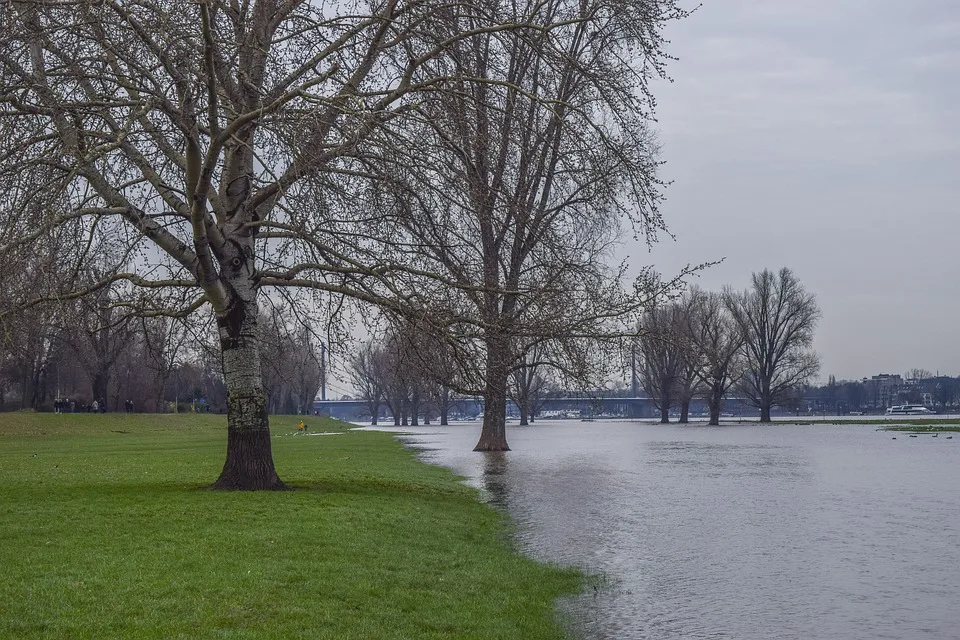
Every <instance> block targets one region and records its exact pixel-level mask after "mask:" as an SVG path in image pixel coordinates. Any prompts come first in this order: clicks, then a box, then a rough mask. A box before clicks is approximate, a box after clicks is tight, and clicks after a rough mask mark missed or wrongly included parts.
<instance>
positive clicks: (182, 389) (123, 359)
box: [0, 287, 323, 413]
mask: <svg viewBox="0 0 960 640" xmlns="http://www.w3.org/2000/svg"><path fill="white" fill-rule="evenodd" d="M115 289H116V288H115V287H105V288H102V289H100V290H99V291H97V292H96V293H95V294H94V295H91V296H87V297H84V298H78V299H74V300H68V301H64V302H62V303H59V304H48V305H44V306H42V307H41V306H37V307H33V308H30V309H27V310H25V311H24V312H22V313H19V314H16V315H9V316H5V317H4V318H2V319H0V341H2V342H0V347H2V348H0V409H2V410H7V411H9V410H23V409H33V410H38V411H50V410H53V409H55V408H57V409H62V410H64V411H89V410H91V409H92V407H93V404H94V402H96V403H97V409H98V410H100V411H127V410H130V409H132V410H134V411H136V412H160V413H163V412H176V411H181V412H182V411H191V410H193V411H212V412H218V413H219V412H223V411H225V410H226V399H227V392H226V387H225V385H224V380H223V374H222V369H221V366H220V361H219V354H218V353H217V351H216V349H214V348H212V345H213V344H215V340H216V337H215V335H214V334H213V331H212V328H211V327H210V326H209V325H208V324H207V325H204V324H202V323H198V322H196V321H193V320H187V319H177V318H171V317H167V316H163V315H160V316H155V317H142V316H136V315H131V314H129V313H125V312H124V309H123V307H122V305H121V304H119V300H120V299H121V296H120V294H119V292H118V291H116V290H115ZM261 316H262V317H261V319H260V322H259V324H258V330H259V332H260V340H261V345H262V346H261V350H262V352H263V353H264V356H265V357H264V359H263V379H264V386H265V389H266V393H267V406H268V409H269V411H270V412H271V413H297V412H306V411H309V410H310V409H311V408H312V403H313V399H314V398H315V396H316V394H317V391H318V389H319V388H320V382H321V377H322V375H323V372H322V369H321V357H320V350H319V345H318V341H317V340H316V338H315V337H314V336H313V332H312V330H311V328H310V327H309V326H308V325H304V324H302V323H298V322H297V321H296V320H295V319H294V317H293V316H292V315H291V314H290V313H285V312H283V311H281V309H280V308H271V309H270V310H269V311H263V312H261ZM58 400H61V401H62V402H59V403H58Z"/></svg>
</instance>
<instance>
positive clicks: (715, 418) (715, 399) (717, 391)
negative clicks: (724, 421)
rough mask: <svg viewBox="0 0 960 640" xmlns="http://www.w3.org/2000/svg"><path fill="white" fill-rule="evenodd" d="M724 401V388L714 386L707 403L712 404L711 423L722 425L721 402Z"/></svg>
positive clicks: (715, 425)
mask: <svg viewBox="0 0 960 640" xmlns="http://www.w3.org/2000/svg"><path fill="white" fill-rule="evenodd" d="M722 402H723V391H722V388H717V387H713V388H712V389H710V395H709V396H708V397H707V404H709V405H710V425H711V426H714V427H718V426H720V403H722Z"/></svg>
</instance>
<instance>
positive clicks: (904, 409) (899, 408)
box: [887, 404, 933, 416]
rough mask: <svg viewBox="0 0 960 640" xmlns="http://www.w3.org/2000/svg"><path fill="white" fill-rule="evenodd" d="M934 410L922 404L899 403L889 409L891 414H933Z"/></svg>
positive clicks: (888, 412)
mask: <svg viewBox="0 0 960 640" xmlns="http://www.w3.org/2000/svg"><path fill="white" fill-rule="evenodd" d="M931 413H933V411H931V410H930V409H928V408H927V407H925V406H923V405H922V404H897V405H894V406H892V407H889V408H888V409H887V415H891V416H920V415H927V414H931Z"/></svg>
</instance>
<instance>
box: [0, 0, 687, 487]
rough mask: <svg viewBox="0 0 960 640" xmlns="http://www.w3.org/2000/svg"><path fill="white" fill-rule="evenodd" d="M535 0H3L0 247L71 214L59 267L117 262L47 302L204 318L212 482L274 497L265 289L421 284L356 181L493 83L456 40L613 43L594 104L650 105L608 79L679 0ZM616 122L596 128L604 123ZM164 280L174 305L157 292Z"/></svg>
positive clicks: (560, 51) (367, 295)
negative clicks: (382, 238)
mask: <svg viewBox="0 0 960 640" xmlns="http://www.w3.org/2000/svg"><path fill="white" fill-rule="evenodd" d="M568 5H569V6H568ZM544 6H545V5H540V4H538V5H536V6H535V7H533V8H532V9H531V10H528V11H527V12H526V13H523V12H519V13H518V12H516V11H513V10H512V9H511V8H510V7H504V6H501V5H499V4H496V3H488V2H484V1H482V0H477V1H476V2H466V3H462V4H457V5H438V4H437V3H435V2H424V3H417V2H414V3H402V2H398V1H397V0H385V1H384V2H377V3H373V4H370V5H369V6H367V5H363V4H357V5H355V4H353V3H343V4H333V5H328V4H323V3H313V2H308V1H306V0H256V1H251V2H243V3H239V2H228V1H227V0H208V1H206V2H198V3H182V2H174V1H172V0H157V1H156V2H150V3H144V2H137V3H129V2H117V1H106V2H57V3H51V2H40V1H35V2H31V1H26V0H25V1H23V2H9V3H4V4H3V5H2V7H0V12H2V18H0V20H2V23H3V25H4V26H3V31H2V33H0V84H2V85H3V87H4V91H3V93H2V95H0V105H2V106H0V141H2V142H0V202H2V204H3V206H2V208H0V210H2V213H0V216H2V219H0V222H2V225H0V226H2V227H3V228H4V229H5V230H7V233H6V234H5V236H4V238H5V243H4V244H3V245H2V246H0V254H6V253H8V252H9V251H10V250H12V249H15V248H23V247H30V246H32V245H33V244H34V243H35V241H37V240H38V239H39V238H40V237H42V236H43V235H44V234H46V233H48V232H49V231H50V230H52V229H56V228H67V227H69V228H71V229H72V230H73V232H74V237H73V243H72V245H71V246H72V247H74V249H76V251H75V252H74V254H68V253H66V252H64V253H62V254H60V255H59V256H58V258H59V259H60V260H61V261H67V260H68V259H72V258H77V259H82V255H81V254H82V253H83V250H82V247H83V246H84V245H85V239H86V238H88V237H94V238H97V239H99V240H102V241H104V242H105V243H113V244H114V245H116V246H117V247H120V248H121V251H120V252H119V253H120V254H121V255H120V256H119V257H118V258H117V260H116V261H115V263H114V264H113V268H112V269H111V270H110V271H109V272H108V273H107V274H106V275H105V276H104V278H103V280H102V281H101V282H99V283H93V284H91V285H89V286H85V287H77V286H74V285H76V283H74V282H68V281H64V282H61V283H60V286H59V288H58V290H56V291H53V292H51V294H50V296H52V297H55V298H59V299H64V298H66V297H80V296H82V295H83V294H85V293H89V292H92V291H93V290H95V289H97V288H99V287H101V286H104V285H105V284H106V283H107V282H110V281H116V280H125V281H127V282H128V283H130V284H131V285H133V287H134V288H135V289H136V290H137V293H136V294H135V295H134V296H133V299H132V300H131V307H130V308H135V309H136V311H137V312H138V313H142V314H148V315H149V314H153V315H157V314H169V315H176V316H185V315H187V314H190V313H192V312H194V311H196V310H198V309H201V308H206V309H209V310H210V311H212V313H213V315H214V316H215V318H216V322H217V326H218V331H219V336H218V337H219V343H220V344H219V346H220V350H221V359H222V368H223V378H224V381H225V384H226V387H227V389H228V393H229V396H228V402H227V417H228V429H227V434H228V436H227V455H226V461H225V463H224V467H223V470H222V472H221V474H220V477H219V478H218V479H217V481H216V483H215V485H214V486H215V487H217V488H223V489H281V488H283V487H284V485H283V483H282V481H281V480H280V478H279V477H278V476H277V474H276V471H275V468H274V464H273V458H272V453H271V447H270V437H269V426H268V419H267V407H266V399H265V396H264V391H263V380H262V377H261V366H262V364H261V362H262V360H261V354H260V350H259V343H258V331H257V324H258V322H259V318H260V313H259V311H260V302H261V301H262V293H261V292H262V291H264V289H267V288H270V287H304V288H307V289H310V290H313V291H317V292H329V293H334V294H336V295H351V296H355V297H357V298H359V299H362V300H366V301H368V302H371V303H376V304H381V305H388V306H394V307H401V306H403V305H406V306H417V302H418V301H419V300H421V298H422V297H421V296H419V294H418V293H417V290H414V289H412V288H410V287H409V286H408V283H407V282H406V281H405V276H404V274H407V273H409V272H410V268H409V266H406V265H403V264H400V263H394V262H392V261H391V260H390V259H389V256H387V255H386V254H385V253H384V252H383V251H381V250H380V248H378V246H376V243H374V242H372V240H368V239H367V238H365V237H364V234H363V233H358V231H359V229H358V227H359V225H361V224H366V223H368V222H370V220H369V215H368V214H369V213H370V211H369V210H367V209H366V207H365V205H366V204H367V203H368V202H369V199H368V198H366V197H365V194H366V193H367V190H368V189H369V185H370V183H371V181H377V180H382V179H384V177H385V176H386V175H388V174H389V170H384V169H383V168H382V167H380V166H378V163H380V162H381V161H382V160H383V159H384V158H386V157H387V155H388V152H387V151H386V150H387V149H389V150H390V153H395V152H396V151H397V148H398V146H400V147H402V146H403V145H408V146H411V147H412V148H410V149H407V150H405V151H401V154H402V155H404V156H405V157H408V158H411V157H412V158H418V159H419V160H418V161H422V159H423V158H424V157H426V156H427V155H428V154H429V153H430V150H429V149H426V148H424V147H423V145H421V144H420V143H419V141H417V140H409V139H406V138H405V136H401V135H397V134H396V132H398V131H406V132H407V133H409V132H410V128H409V125H408V124H404V121H405V118H407V116H410V115H412V114H415V113H416V112H417V110H418V109H419V106H418V105H420V104H422V103H423V102H424V100H425V98H426V97H431V96H437V95H440V94H441V93H450V92H452V93H455V94H461V93H464V92H466V93H467V94H470V93H471V92H472V91H473V89H470V88H468V87H466V86H465V85H464V83H467V84H476V83H477V81H478V80H483V81H484V83H486V84H488V86H494V85H489V83H488V82H487V78H484V77H483V74H479V75H478V74H476V73H475V72H476V71H478V70H477V69H475V68H471V67H465V66H462V65H461V64H460V61H459V57H458V56H460V53H459V52H461V51H463V50H462V49H461V48H460V47H459V45H458V43H459V42H460V41H463V40H469V42H470V43H471V44H470V46H471V47H472V46H474V44H479V43H480V42H481V39H482V38H483V37H488V36H489V37H490V38H492V39H493V40H496V39H498V38H499V39H503V40H510V38H509V34H510V33H514V32H516V33H521V34H522V36H518V38H519V39H518V40H517V41H521V40H537V39H541V38H548V39H551V40H553V39H556V40H557V41H558V42H559V43H560V44H559V45H557V46H555V47H552V49H551V51H553V52H554V54H556V55H555V56H554V58H555V59H554V61H553V63H555V61H556V60H560V59H562V58H563V57H565V56H566V55H567V53H568V51H569V52H571V53H576V54H577V55H578V56H579V57H578V59H579V60H591V59H593V58H594V56H595V54H594V53H592V51H594V50H596V51H597V52H600V51H601V50H602V47H603V46H606V47H607V50H608V55H603V56H598V57H597V60H598V62H602V63H603V64H604V65H607V66H610V68H611V69H613V71H611V72H610V73H608V74H607V76H606V78H605V82H604V85H603V92H602V95H614V94H616V95H619V96H621V98H620V99H619V102H618V105H617V106H618V107H622V108H623V109H622V110H623V112H624V113H625V114H626V113H629V114H633V113H635V112H637V110H638V109H641V108H642V107H643V103H642V102H641V101H639V100H636V99H634V98H632V96H633V93H632V89H633V87H632V86H631V91H630V92H626V93H625V92H624V91H623V90H622V89H621V88H618V86H617V85H616V83H615V82H614V81H615V80H616V78H619V77H621V76H623V77H628V78H638V77H645V76H646V74H647V73H648V70H650V69H652V70H654V71H659V69H660V66H659V65H661V64H662V62H663V59H664V56H662V55H661V54H660V45H661V43H662V38H661V36H660V33H659V26H660V24H661V22H662V21H663V19H665V18H667V17H671V16H672V15H674V13H675V10H674V9H673V0H659V1H657V2H653V1H650V2H637V3H632V4H631V3H628V4H626V5H623V4H622V3H614V4H611V5H610V6H609V7H607V8H606V10H601V9H602V7H596V8H587V9H585V10H584V11H580V12H574V13H573V14H572V15H571V14H570V12H569V11H568V9H571V8H573V7H575V6H576V5H575V3H572V2H568V3H566V4H565V5H563V6H562V9H563V11H557V10H552V9H551V10H550V11H549V12H546V13H545V11H546V10H545V9H543V7H544ZM578 25H583V26H578ZM554 34H556V35H554ZM587 36H589V38H587ZM588 42H589V44H587V43H588ZM563 43H568V44H563ZM621 44H622V45H624V47H625V46H627V45H636V49H637V50H639V51H642V52H644V54H645V56H646V58H645V59H644V61H643V64H638V65H636V67H635V68H634V69H632V70H631V69H626V68H623V67H622V66H621V62H622V60H621V59H620V58H617V57H616V56H617V55H618V54H619V53H620V51H621V49H622V48H623V47H621V46H619V45H621ZM614 45H616V46H614ZM571 48H573V49H571ZM468 49H469V47H468ZM575 49H582V51H579V50H575ZM500 50H501V51H503V50H504V49H503V48H502V47H501V48H500ZM523 55H524V56H527V57H526V58H522V60H523V64H524V65H526V66H527V67H528V76H530V77H532V75H531V74H530V73H529V71H533V70H534V69H535V67H530V62H529V56H530V55H534V56H541V55H546V54H545V53H541V52H540V51H538V50H535V49H533V50H528V51H526V53H524V54H523ZM440 59H444V60H445V62H443V63H436V64H435V61H438V60H440ZM520 59H521V58H518V60H520ZM543 68H544V70H546V66H544V67H543ZM581 77H584V78H587V77H589V75H581ZM607 80H609V81H610V83H609V84H607V82H606V81H607ZM564 82H566V84H568V85H570V86H571V87H572V86H573V85H575V84H576V83H572V79H571V81H564ZM554 84H555V85H557V82H554ZM633 84H636V83H633ZM557 86H559V85H557ZM525 90H526V89H525ZM572 90H573V89H568V90H566V91H567V92H568V93H569V92H570V91H572ZM593 95H594V96H600V95H601V93H600V92H594V94H593ZM565 96H566V94H559V95H557V96H556V97H558V98H560V99H563V98H564V97H565ZM551 99H552V96H551ZM591 99H592V98H591ZM554 104H558V103H556V102H554ZM586 104H587V103H585V102H584V101H582V100H581V101H578V102H577V104H575V105H572V106H574V107H578V108H580V107H583V106H584V105H586ZM566 110H567V109H566V107H564V108H563V109H561V111H564V112H565V111H566ZM570 111H571V112H572V111H573V109H570ZM543 113H545V112H544V111H541V112H540V114H541V115H540V117H542V114H543ZM613 113H614V115H616V112H613ZM584 115H585V119H586V115H587V114H584ZM626 117H633V116H632V115H630V116H626ZM596 121H597V122H601V121H602V120H601V119H599V118H598V119H597V120H596ZM625 124H626V122H617V123H616V124H615V125H614V123H613V122H612V121H611V126H610V131H616V130H619V129H623V128H624V127H625ZM603 133H604V134H607V133H608V131H604V132H603ZM556 146H557V145H556V138H555V137H554V138H548V139H547V140H545V141H544V143H543V144H541V145H540V148H541V149H545V150H549V151H548V153H547V155H546V156H543V157H544V158H547V159H549V158H550V157H555V156H556V152H555V151H552V150H551V149H554V148H555V147H556ZM561 151H562V152H563V154H566V152H567V150H566V149H561ZM478 152H479V155H478V156H477V157H479V156H486V157H488V158H490V159H491V160H492V159H493V157H494V155H493V151H492V150H490V149H482V150H480V149H478ZM635 156H636V154H635V153H632V152H630V153H624V154H623V157H621V158H620V161H621V162H626V166H631V167H633V169H636V170H637V171H634V173H633V175H634V176H635V177H636V178H637V179H638V182H636V184H635V187H636V191H637V194H636V195H637V196H638V197H637V198H634V202H635V203H640V204H649V203H652V202H655V201H656V195H655V193H654V190H653V189H652V188H651V187H652V183H651V181H650V179H649V176H647V169H648V168H650V167H652V165H651V163H650V162H649V161H648V160H646V154H644V156H643V157H644V161H643V163H642V166H640V165H637V164H636V162H635V161H634V158H635ZM631 162H632V163H633V164H630V163H631ZM641 168H642V171H639V169H641ZM552 175H557V172H556V171H553V172H552ZM585 184H587V183H585ZM594 191H595V190H592V191H591V190H585V191H584V192H583V198H582V200H583V201H584V202H587V201H589V200H590V199H591V197H592V195H593V192H594ZM528 192H529V193H531V194H533V193H537V192H538V190H537V189H534V190H532V191H528ZM612 197H613V196H612V195H611V196H609V197H607V198H606V199H605V200H603V202H604V203H606V204H610V203H611V202H612V201H613V200H611V198H612ZM535 199H536V198H535ZM541 200H542V199H541ZM545 202H549V199H547V200H545ZM551 206H552V205H551ZM540 228H541V229H542V228H543V227H540ZM418 273H419V272H418ZM420 275H422V273H421V274H420ZM444 275H446V274H444ZM418 277H419V276H418ZM490 280H491V282H492V283H493V285H494V286H495V288H496V289H497V290H503V289H508V290H510V283H509V282H506V283H504V282H503V281H502V280H501V279H500V278H491V279H490ZM171 292H173V293H179V295H178V296H176V297H177V298H178V299H179V300H181V301H182V303H181V304H180V305H176V304H175V303H174V302H172V301H171V299H170V298H168V297H166V296H167V294H169V293H171ZM38 300H39V299H36V298H35V299H24V300H20V301H18V305H17V306H18V307H19V308H22V307H23V306H24V305H28V304H32V303H36V302H38ZM491 327H492V325H491ZM499 334H500V332H499V331H493V333H491V335H492V336H499ZM502 360H503V358H502V357H501V355H500V354H499V352H497V350H496V349H494V351H493V356H492V358H491V367H492V368H493V370H495V371H497V372H502V371H503V370H504V367H505V365H504V364H503V363H502V362H501V361H502ZM502 379H503V375H501V374H500V373H498V381H499V380H502Z"/></svg>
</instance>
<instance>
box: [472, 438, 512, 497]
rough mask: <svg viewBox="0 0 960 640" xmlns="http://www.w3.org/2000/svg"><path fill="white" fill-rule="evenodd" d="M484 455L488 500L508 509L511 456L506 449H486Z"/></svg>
mask: <svg viewBox="0 0 960 640" xmlns="http://www.w3.org/2000/svg"><path fill="white" fill-rule="evenodd" d="M479 455H480V456H482V457H483V476H482V481H483V490H484V492H485V494H486V497H487V500H489V501H490V503H491V504H493V505H494V506H497V507H500V508H503V509H506V508H507V495H508V493H509V486H510V485H509V478H508V477H507V465H508V461H509V457H508V455H507V453H506V452H504V451H485V452H482V453H480V454H479Z"/></svg>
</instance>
